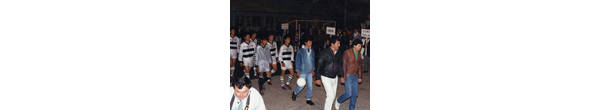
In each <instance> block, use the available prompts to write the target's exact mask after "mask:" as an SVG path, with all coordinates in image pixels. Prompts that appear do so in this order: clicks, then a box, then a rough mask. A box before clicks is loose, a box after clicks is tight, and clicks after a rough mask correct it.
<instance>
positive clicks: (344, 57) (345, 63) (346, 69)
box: [342, 52, 349, 79]
mask: <svg viewBox="0 0 600 110" xmlns="http://www.w3.org/2000/svg"><path fill="white" fill-rule="evenodd" d="M342 55H344V56H343V57H342V61H343V63H342V64H343V65H342V69H343V70H344V76H342V78H344V79H346V73H348V58H349V57H348V55H346V52H344V53H343V54H342Z"/></svg>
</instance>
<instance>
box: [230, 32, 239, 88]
mask: <svg viewBox="0 0 600 110" xmlns="http://www.w3.org/2000/svg"><path fill="white" fill-rule="evenodd" d="M240 42H241V40H240V38H239V37H237V36H236V35H235V28H231V32H230V33H229V76H230V77H233V72H234V71H235V59H237V56H238V55H237V54H238V52H237V51H238V46H239V45H240Z"/></svg>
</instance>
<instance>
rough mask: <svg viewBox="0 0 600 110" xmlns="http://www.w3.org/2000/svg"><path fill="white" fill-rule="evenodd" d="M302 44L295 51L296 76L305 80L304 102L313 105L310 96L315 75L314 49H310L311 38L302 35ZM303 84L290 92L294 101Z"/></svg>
mask: <svg viewBox="0 0 600 110" xmlns="http://www.w3.org/2000/svg"><path fill="white" fill-rule="evenodd" d="M302 42H303V43H304V45H302V48H300V50H298V52H297V53H296V67H295V68H296V71H298V77H300V78H303V79H305V80H306V84H305V85H306V86H307V87H308V88H307V91H306V104H308V105H315V103H313V102H312V101H311V100H310V98H312V89H313V88H312V79H313V78H312V77H313V76H314V75H315V71H314V70H315V51H314V50H313V49H312V44H313V43H312V38H311V37H304V39H303V40H302ZM302 89H304V87H303V86H298V87H296V89H295V90H294V91H293V92H292V101H296V96H297V94H298V93H300V92H302Z"/></svg>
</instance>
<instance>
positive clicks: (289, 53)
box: [279, 45, 294, 63]
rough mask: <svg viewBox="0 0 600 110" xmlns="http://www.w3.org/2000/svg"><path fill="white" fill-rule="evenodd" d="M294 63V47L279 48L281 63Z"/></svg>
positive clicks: (284, 46) (282, 46) (283, 46)
mask: <svg viewBox="0 0 600 110" xmlns="http://www.w3.org/2000/svg"><path fill="white" fill-rule="evenodd" d="M283 61H294V47H292V45H289V46H286V45H281V47H280V48H279V62H280V63H281V62H283Z"/></svg>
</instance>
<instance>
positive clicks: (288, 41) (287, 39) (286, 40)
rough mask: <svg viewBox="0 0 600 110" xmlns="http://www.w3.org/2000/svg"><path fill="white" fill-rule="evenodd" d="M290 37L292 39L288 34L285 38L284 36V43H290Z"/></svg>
mask: <svg viewBox="0 0 600 110" xmlns="http://www.w3.org/2000/svg"><path fill="white" fill-rule="evenodd" d="M290 39H291V38H290V36H286V37H285V38H283V41H284V44H285V45H288V44H290Z"/></svg>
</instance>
